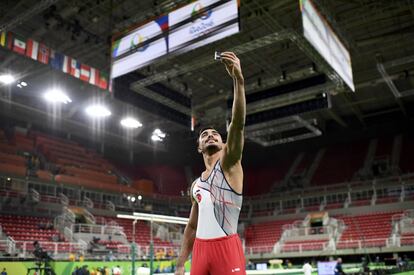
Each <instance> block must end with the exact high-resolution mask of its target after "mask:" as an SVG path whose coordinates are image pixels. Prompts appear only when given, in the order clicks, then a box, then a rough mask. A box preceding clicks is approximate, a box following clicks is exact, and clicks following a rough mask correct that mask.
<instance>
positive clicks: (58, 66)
mask: <svg viewBox="0 0 414 275" xmlns="http://www.w3.org/2000/svg"><path fill="white" fill-rule="evenodd" d="M63 59H64V55H63V54H61V53H58V52H56V51H55V50H51V51H50V67H52V68H53V69H55V70H62V67H63Z"/></svg>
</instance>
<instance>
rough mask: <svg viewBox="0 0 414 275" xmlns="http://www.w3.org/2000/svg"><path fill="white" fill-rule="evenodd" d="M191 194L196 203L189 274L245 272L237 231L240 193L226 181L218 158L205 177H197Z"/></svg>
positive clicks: (240, 201) (240, 204)
mask: <svg viewBox="0 0 414 275" xmlns="http://www.w3.org/2000/svg"><path fill="white" fill-rule="evenodd" d="M192 196H193V198H194V199H195V200H196V202H197V203H198V221H197V232H196V239H195V242H194V247H193V254H192V262H191V275H226V274H246V271H245V258H244V254H243V248H242V245H241V242H240V238H239V236H238V235H237V223H238V220H239V214H240V210H241V206H242V201H243V197H242V194H239V193H237V192H235V191H234V190H233V189H232V188H231V186H230V184H229V183H228V182H227V180H226V178H225V176H224V173H223V170H222V168H221V165H220V161H217V163H216V164H215V166H214V169H213V171H212V172H211V174H210V175H209V177H208V178H207V179H205V180H203V179H201V177H200V178H198V179H197V181H196V183H195V184H194V186H193V190H192Z"/></svg>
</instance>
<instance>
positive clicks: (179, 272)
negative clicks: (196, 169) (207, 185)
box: [175, 182, 198, 275]
mask: <svg viewBox="0 0 414 275" xmlns="http://www.w3.org/2000/svg"><path fill="white" fill-rule="evenodd" d="M194 184H195V182H193V184H192V185H191V189H190V198H191V203H192V206H191V211H190V219H189V221H188V223H187V225H186V226H185V229H184V236H183V243H182V244H181V251H180V255H179V256H178V259H177V267H176V271H175V275H184V274H185V269H184V264H185V261H186V260H187V258H188V255H190V253H191V251H192V250H193V245H194V240H195V237H196V231H197V220H198V204H197V202H196V201H195V200H194V198H193V195H192V194H193V192H192V191H193V187H194Z"/></svg>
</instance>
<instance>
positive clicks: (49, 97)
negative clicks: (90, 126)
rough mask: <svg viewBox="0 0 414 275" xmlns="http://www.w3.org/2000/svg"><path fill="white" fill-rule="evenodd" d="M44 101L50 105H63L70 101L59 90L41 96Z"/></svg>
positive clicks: (52, 90)
mask: <svg viewBox="0 0 414 275" xmlns="http://www.w3.org/2000/svg"><path fill="white" fill-rule="evenodd" d="M43 97H44V98H45V99H46V101H49V102H51V103H64V104H68V103H70V102H72V100H71V99H70V98H69V97H68V96H67V95H66V94H65V93H64V92H63V91H62V90H60V89H51V90H49V91H47V92H46V93H44V94H43Z"/></svg>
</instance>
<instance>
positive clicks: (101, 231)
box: [71, 224, 126, 237]
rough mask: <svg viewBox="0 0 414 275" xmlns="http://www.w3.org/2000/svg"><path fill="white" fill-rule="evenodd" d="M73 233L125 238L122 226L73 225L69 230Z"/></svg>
mask: <svg viewBox="0 0 414 275" xmlns="http://www.w3.org/2000/svg"><path fill="white" fill-rule="evenodd" d="M71 230H72V232H73V233H88V234H96V235H105V234H109V235H120V236H124V237H126V236H125V233H124V229H123V227H122V226H110V225H96V224H73V225H72V228H71Z"/></svg>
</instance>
